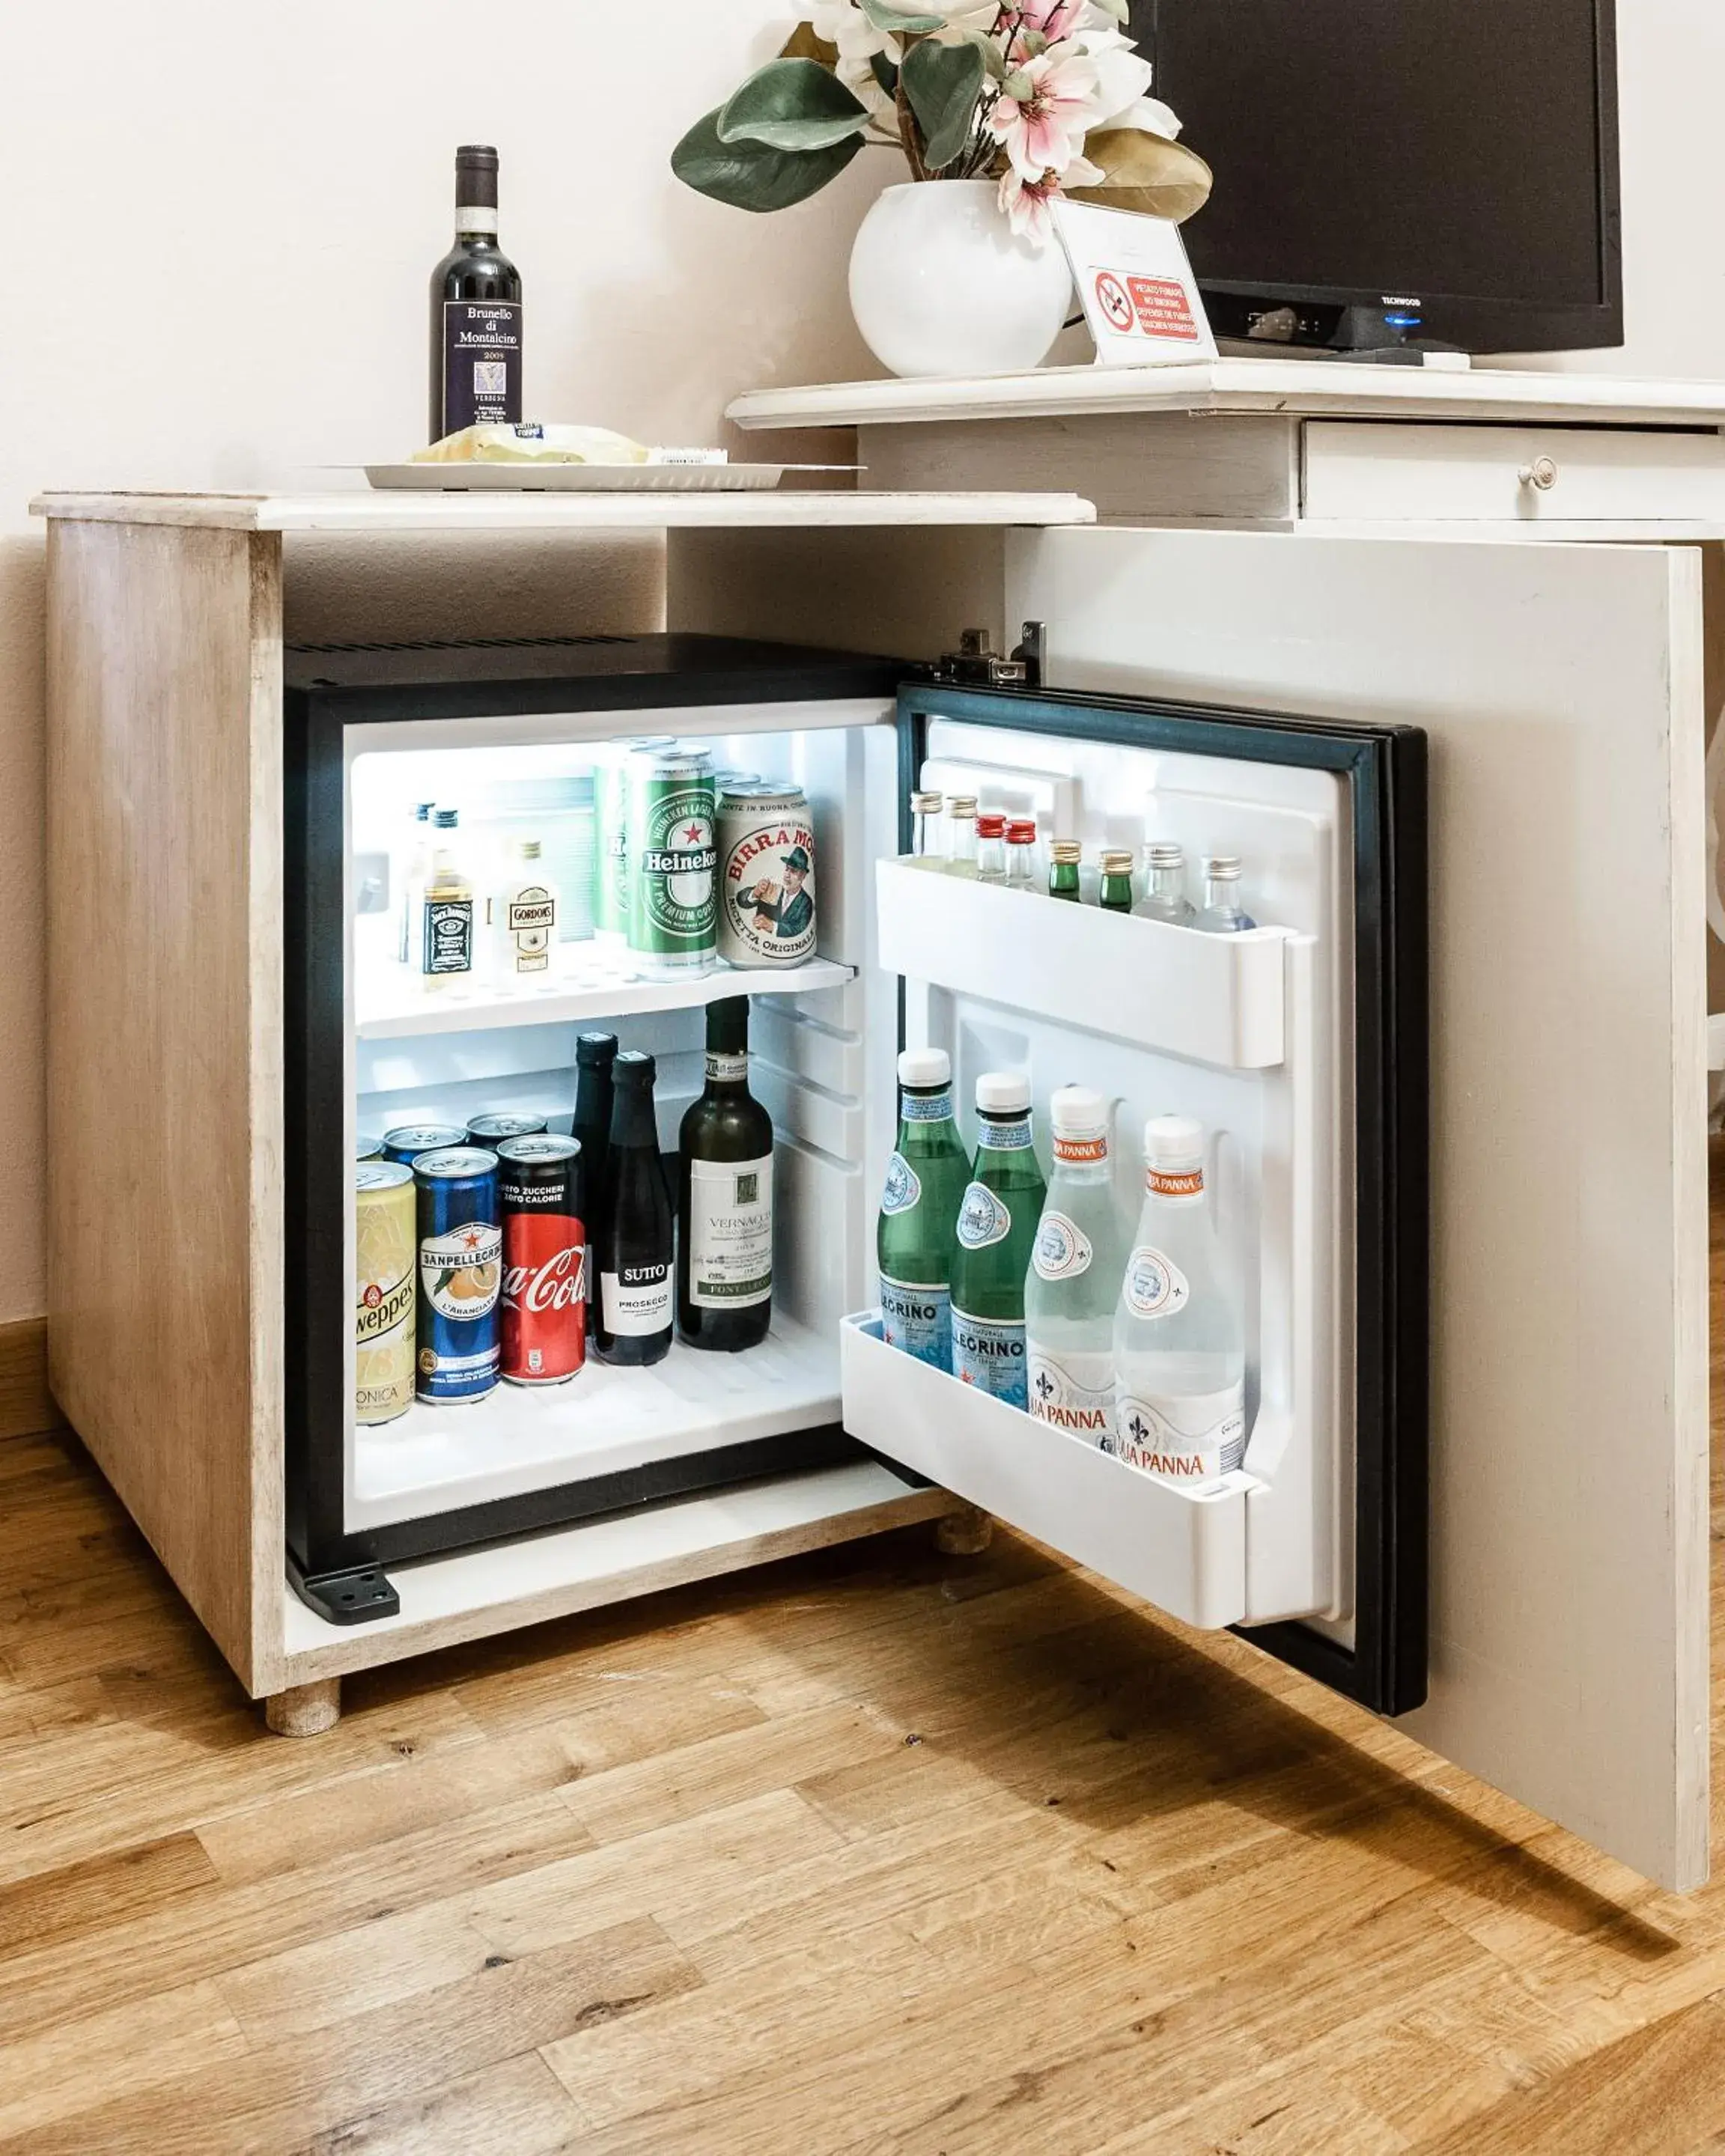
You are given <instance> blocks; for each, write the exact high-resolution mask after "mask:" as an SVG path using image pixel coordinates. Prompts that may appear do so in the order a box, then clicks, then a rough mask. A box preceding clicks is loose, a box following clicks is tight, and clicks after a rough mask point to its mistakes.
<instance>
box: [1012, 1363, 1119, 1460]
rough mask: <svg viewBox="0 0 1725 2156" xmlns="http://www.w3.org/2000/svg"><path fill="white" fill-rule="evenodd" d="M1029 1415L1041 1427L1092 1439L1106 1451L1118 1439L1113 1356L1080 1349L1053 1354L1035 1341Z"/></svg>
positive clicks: (1028, 1365) (1110, 1448)
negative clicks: (1115, 1421) (1048, 1424)
mask: <svg viewBox="0 0 1725 2156" xmlns="http://www.w3.org/2000/svg"><path fill="white" fill-rule="evenodd" d="M1027 1368H1028V1375H1029V1394H1030V1412H1031V1414H1033V1415H1034V1416H1035V1418H1036V1419H1037V1420H1038V1421H1039V1422H1047V1423H1052V1424H1054V1426H1055V1429H1056V1430H1070V1431H1071V1433H1072V1435H1074V1436H1075V1437H1083V1438H1088V1439H1089V1440H1090V1442H1091V1444H1092V1445H1101V1448H1102V1450H1104V1451H1105V1452H1106V1451H1111V1450H1113V1449H1114V1448H1113V1445H1112V1444H1111V1440H1112V1438H1113V1435H1114V1357H1113V1354H1112V1353H1106V1354H1104V1353H1086V1352H1083V1351H1081V1350H1072V1351H1069V1352H1063V1353H1060V1354H1059V1355H1051V1354H1050V1353H1049V1351H1048V1350H1047V1348H1045V1347H1038V1346H1037V1345H1036V1344H1035V1342H1034V1341H1033V1342H1029V1346H1028V1349H1027Z"/></svg>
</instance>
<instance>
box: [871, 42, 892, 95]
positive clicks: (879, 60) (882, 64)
mask: <svg viewBox="0 0 1725 2156" xmlns="http://www.w3.org/2000/svg"><path fill="white" fill-rule="evenodd" d="M869 73H870V74H871V75H873V77H874V78H875V81H876V82H878V83H879V84H880V87H881V89H882V90H885V91H886V95H888V96H889V97H896V96H897V95H898V69H896V67H895V66H894V65H893V64H892V62H891V60H890V59H887V57H886V54H885V53H870V54H869Z"/></svg>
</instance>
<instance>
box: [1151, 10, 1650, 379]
mask: <svg viewBox="0 0 1725 2156" xmlns="http://www.w3.org/2000/svg"><path fill="white" fill-rule="evenodd" d="M1131 28H1132V33H1133V34H1134V35H1135V36H1136V37H1137V38H1138V39H1139V40H1140V44H1141V46H1142V50H1143V51H1144V53H1145V54H1146V55H1147V57H1148V58H1149V59H1151V60H1152V61H1153V63H1154V65H1155V69H1156V80H1155V83H1154V85H1153V88H1154V90H1155V94H1156V95H1158V97H1162V98H1165V99H1166V100H1168V103H1169V104H1170V105H1173V108H1174V110H1175V111H1176V112H1178V114H1179V115H1180V118H1181V121H1182V122H1183V126H1184V137H1183V139H1184V140H1185V141H1188V142H1189V143H1190V144H1191V146H1192V147H1193V148H1194V149H1195V150H1196V151H1198V152H1199V155H1200V156H1202V157H1205V158H1207V159H1208V160H1209V163H1210V164H1211V166H1212V167H1214V171H1215V175H1216V184H1215V191H1214V194H1213V195H1212V197H1211V198H1210V200H1209V203H1207V204H1206V205H1205V206H1204V208H1203V209H1201V210H1200V211H1199V213H1198V214H1197V216H1196V217H1194V218H1192V219H1191V220H1190V221H1189V223H1187V224H1186V225H1185V226H1184V228H1183V235H1184V238H1185V241H1186V245H1187V248H1188V250H1189V253H1190V254H1191V257H1192V262H1193V266H1194V269H1195V270H1196V272H1197V275H1198V279H1199V284H1200V285H1201V286H1202V287H1203V290H1204V297H1205V302H1206V304H1207V305H1208V306H1209V311H1210V318H1211V321H1212V323H1213V325H1214V328H1215V331H1216V334H1217V335H1218V336H1222V337H1229V338H1246V339H1250V340H1251V341H1254V342H1256V343H1260V344H1270V345H1274V344H1298V345H1325V346H1335V347H1337V348H1348V347H1356V346H1368V347H1369V346H1396V345H1399V344H1412V345H1416V346H1417V345H1420V344H1425V345H1427V346H1454V347H1457V348H1460V349H1461V350H1463V351H1468V352H1493V351H1495V352H1534V351H1557V350H1565V349H1570V348H1573V347H1575V346H1584V345H1612V344H1621V343H1622V341H1623V291H1622V279H1621V274H1620V273H1621V264H1620V231H1619V218H1618V176H1617V77H1616V59H1615V23H1614V17H1613V0H1133V5H1132V24H1131Z"/></svg>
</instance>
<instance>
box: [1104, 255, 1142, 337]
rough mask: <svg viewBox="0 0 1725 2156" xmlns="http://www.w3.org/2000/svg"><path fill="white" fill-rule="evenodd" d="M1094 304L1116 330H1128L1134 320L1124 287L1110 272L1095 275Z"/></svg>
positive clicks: (1107, 270)
mask: <svg viewBox="0 0 1725 2156" xmlns="http://www.w3.org/2000/svg"><path fill="white" fill-rule="evenodd" d="M1096 304H1097V305H1099V306H1100V307H1101V311H1102V312H1103V313H1104V314H1105V315H1106V316H1107V317H1108V320H1109V321H1111V323H1112V324H1113V325H1114V326H1115V328H1116V329H1117V330H1129V329H1130V328H1131V327H1132V322H1133V320H1134V317H1133V314H1132V301H1131V300H1129V299H1128V298H1127V293H1126V287H1125V285H1122V283H1121V281H1120V280H1119V279H1118V278H1117V276H1116V275H1114V272H1113V271H1112V270H1111V269H1101V270H1098V271H1097V273H1096Z"/></svg>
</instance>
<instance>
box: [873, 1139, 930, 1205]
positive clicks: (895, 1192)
mask: <svg viewBox="0 0 1725 2156" xmlns="http://www.w3.org/2000/svg"><path fill="white" fill-rule="evenodd" d="M921 1199H922V1183H920V1182H919V1181H918V1179H917V1176H916V1169H915V1168H912V1167H911V1163H909V1161H907V1160H906V1158H905V1157H904V1155H903V1154H902V1153H901V1152H896V1153H894V1155H893V1156H892V1158H891V1160H889V1161H888V1162H887V1163H886V1188H885V1189H883V1190H882V1192H881V1193H880V1210H881V1211H882V1212H883V1213H887V1214H892V1213H908V1212H909V1211H910V1210H911V1207H912V1206H913V1205H916V1204H918V1203H919V1202H920V1201H921Z"/></svg>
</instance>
